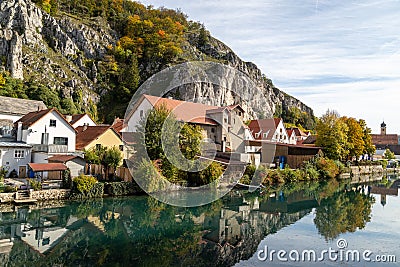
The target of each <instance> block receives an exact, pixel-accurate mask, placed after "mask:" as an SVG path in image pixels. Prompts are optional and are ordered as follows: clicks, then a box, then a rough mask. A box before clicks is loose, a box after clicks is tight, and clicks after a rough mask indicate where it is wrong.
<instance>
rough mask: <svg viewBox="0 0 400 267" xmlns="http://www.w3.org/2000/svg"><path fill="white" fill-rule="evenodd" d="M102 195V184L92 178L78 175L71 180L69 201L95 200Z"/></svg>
mask: <svg viewBox="0 0 400 267" xmlns="http://www.w3.org/2000/svg"><path fill="white" fill-rule="evenodd" d="M103 194H104V184H103V183H98V182H97V180H96V178H94V177H93V176H86V175H83V174H81V175H79V176H78V177H76V178H74V179H73V180H72V189H71V195H70V198H71V199H83V198H97V197H102V196H103Z"/></svg>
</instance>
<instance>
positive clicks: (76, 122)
mask: <svg viewBox="0 0 400 267" xmlns="http://www.w3.org/2000/svg"><path fill="white" fill-rule="evenodd" d="M64 117H65V119H66V120H67V121H68V122H69V124H71V125H72V127H74V128H77V127H78V126H84V125H87V126H96V125H97V124H96V123H95V122H94V121H93V119H92V118H91V117H90V116H89V115H88V114H86V113H84V114H76V115H64Z"/></svg>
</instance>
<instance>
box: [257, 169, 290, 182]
mask: <svg viewBox="0 0 400 267" xmlns="http://www.w3.org/2000/svg"><path fill="white" fill-rule="evenodd" d="M257 172H258V170H257ZM284 182H285V179H284V178H283V176H282V173H281V171H280V170H278V169H276V170H270V171H268V172H267V175H266V176H265V179H264V180H263V184H270V185H271V184H281V183H284Z"/></svg>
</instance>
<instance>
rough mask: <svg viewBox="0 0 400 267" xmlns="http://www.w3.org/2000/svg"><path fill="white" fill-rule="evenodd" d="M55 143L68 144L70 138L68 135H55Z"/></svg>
mask: <svg viewBox="0 0 400 267" xmlns="http://www.w3.org/2000/svg"><path fill="white" fill-rule="evenodd" d="M53 143H54V144H55V145H64V146H67V145H68V138H67V137H54V142H53Z"/></svg>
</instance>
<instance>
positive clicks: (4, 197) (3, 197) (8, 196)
mask: <svg viewBox="0 0 400 267" xmlns="http://www.w3.org/2000/svg"><path fill="white" fill-rule="evenodd" d="M14 195H15V193H1V194H0V203H7V202H12V201H13V200H14Z"/></svg>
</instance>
